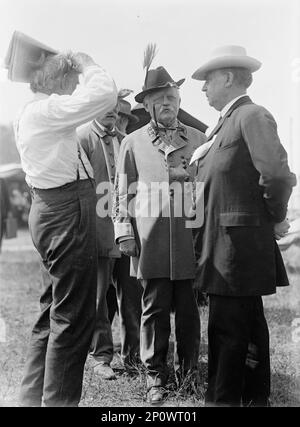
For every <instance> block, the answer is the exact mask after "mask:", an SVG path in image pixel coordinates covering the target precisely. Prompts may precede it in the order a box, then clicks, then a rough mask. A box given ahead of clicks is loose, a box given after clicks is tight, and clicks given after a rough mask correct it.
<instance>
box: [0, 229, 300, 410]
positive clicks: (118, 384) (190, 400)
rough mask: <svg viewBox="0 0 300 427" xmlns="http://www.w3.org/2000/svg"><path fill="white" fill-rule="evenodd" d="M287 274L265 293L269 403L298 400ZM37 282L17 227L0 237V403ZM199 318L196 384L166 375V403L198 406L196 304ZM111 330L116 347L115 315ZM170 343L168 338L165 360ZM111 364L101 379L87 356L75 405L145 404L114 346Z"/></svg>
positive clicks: (298, 337) (295, 332) (14, 375)
mask: <svg viewBox="0 0 300 427" xmlns="http://www.w3.org/2000/svg"><path fill="white" fill-rule="evenodd" d="M290 280H291V286H290V287H288V288H283V289H278V292H277V294H276V295H273V296H270V297H266V298H264V303H265V312H266V317H267V320H268V323H269V329H270V337H271V343H270V346H271V366H272V395H271V404H272V405H273V406H300V279H299V274H296V273H295V272H294V273H291V275H290ZM40 286H41V285H40V276H39V265H38V255H37V253H36V252H35V250H34V248H33V246H32V243H31V240H30V237H29V235H28V232H27V231H26V230H19V234H18V238H17V239H11V240H4V241H3V246H2V253H1V254H0V406H17V398H18V390H19V385H20V381H21V378H22V370H23V366H24V362H25V357H26V349H27V345H28V341H29V337H30V331H31V327H32V325H33V322H34V320H35V318H36V315H37V313H38V310H39V303H38V302H39V294H40ZM201 321H202V325H201V329H202V342H201V355H200V360H199V376H198V379H197V380H198V387H197V389H196V390H194V393H193V394H190V393H188V392H187V390H186V389H185V387H182V388H181V389H180V390H176V389H175V388H174V386H173V384H172V381H170V385H169V398H168V400H167V403H166V406H195V407H197V406H203V394H204V391H205V381H206V373H207V333H206V327H207V310H206V308H201ZM113 336H114V342H115V344H116V349H117V347H118V343H119V324H118V318H117V317H116V318H115V320H114V323H113ZM172 348H173V345H172V342H170V351H169V353H170V354H169V359H170V366H171V364H172ZM113 366H114V368H115V369H116V371H117V379H116V380H115V381H103V380H99V378H97V377H95V375H94V374H93V370H92V368H91V364H90V361H89V360H87V363H86V369H85V377H84V387H83V393H82V399H81V403H80V406H85V407H91V406H96V407H107V406H109V407H117V406H131V407H137V406H147V403H146V401H145V393H146V390H145V382H144V373H143V372H142V370H141V369H140V368H137V370H136V372H134V373H133V375H128V374H127V373H125V372H124V371H123V370H122V366H121V364H120V361H119V357H118V353H117V351H116V353H115V357H114V361H113ZM171 379H172V377H171Z"/></svg>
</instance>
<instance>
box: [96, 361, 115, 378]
mask: <svg viewBox="0 0 300 427" xmlns="http://www.w3.org/2000/svg"><path fill="white" fill-rule="evenodd" d="M94 373H95V374H96V375H99V376H100V377H101V378H103V379H104V380H115V379H116V378H117V377H116V374H115V373H114V371H113V370H112V369H111V367H110V366H109V364H108V363H98V364H97V365H95V366H94Z"/></svg>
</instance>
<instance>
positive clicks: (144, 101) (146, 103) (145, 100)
mask: <svg viewBox="0 0 300 427" xmlns="http://www.w3.org/2000/svg"><path fill="white" fill-rule="evenodd" d="M143 105H144V108H145V110H146V111H147V112H148V113H150V110H149V102H148V100H147V97H145V98H144V100H143Z"/></svg>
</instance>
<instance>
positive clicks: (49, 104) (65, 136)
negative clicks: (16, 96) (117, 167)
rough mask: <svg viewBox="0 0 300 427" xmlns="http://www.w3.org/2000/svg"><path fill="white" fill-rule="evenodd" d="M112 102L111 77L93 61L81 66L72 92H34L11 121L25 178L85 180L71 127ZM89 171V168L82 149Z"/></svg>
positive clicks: (53, 183) (36, 182)
mask: <svg viewBox="0 0 300 427" xmlns="http://www.w3.org/2000/svg"><path fill="white" fill-rule="evenodd" d="M116 102H117V89H116V86H115V83H114V81H113V79H112V78H111V77H110V76H109V75H108V73H107V72H106V71H105V70H103V69H102V68H101V67H98V66H90V67H87V68H86V69H85V70H84V73H83V76H82V82H81V83H80V84H79V85H78V86H77V88H76V89H75V91H74V92H73V94H72V95H57V94H52V95H50V96H48V95H46V94H42V93H36V94H35V96H34V99H33V100H32V102H30V103H28V104H27V105H25V107H24V109H23V110H22V111H21V113H20V116H19V119H18V120H17V121H16V124H15V133H16V143H17V148H18V150H19V153H20V156H21V163H22V168H23V170H24V172H25V173H26V181H27V183H28V184H29V185H30V186H33V187H36V188H42V189H47V188H54V187H59V186H62V185H64V184H67V183H69V182H72V181H75V180H76V179H77V170H79V176H80V179H87V175H86V173H85V171H84V169H83V167H82V165H81V162H80V161H79V159H78V137H77V133H76V128H77V127H78V126H80V125H82V124H84V123H86V122H89V121H91V120H93V119H94V118H96V117H99V115H100V116H101V115H103V116H104V115H105V114H106V113H107V112H108V111H110V110H112V109H113V108H114V107H115V105H116ZM81 157H82V160H83V162H84V164H85V167H86V170H87V172H88V174H89V176H91V177H92V176H93V170H92V167H91V165H90V163H89V161H88V159H87V157H86V154H85V153H84V151H83V150H81Z"/></svg>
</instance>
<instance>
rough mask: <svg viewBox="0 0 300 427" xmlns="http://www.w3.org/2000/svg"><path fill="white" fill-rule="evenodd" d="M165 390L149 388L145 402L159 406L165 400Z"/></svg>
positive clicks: (155, 387)
mask: <svg viewBox="0 0 300 427" xmlns="http://www.w3.org/2000/svg"><path fill="white" fill-rule="evenodd" d="M165 395H166V392H165V389H164V388H163V387H157V386H154V387H151V388H150V389H149V390H148V393H147V402H148V403H150V404H151V405H160V404H162V403H163V401H164V400H165Z"/></svg>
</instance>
